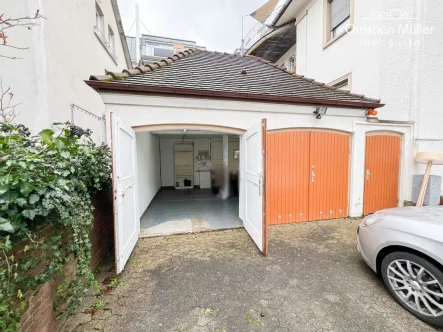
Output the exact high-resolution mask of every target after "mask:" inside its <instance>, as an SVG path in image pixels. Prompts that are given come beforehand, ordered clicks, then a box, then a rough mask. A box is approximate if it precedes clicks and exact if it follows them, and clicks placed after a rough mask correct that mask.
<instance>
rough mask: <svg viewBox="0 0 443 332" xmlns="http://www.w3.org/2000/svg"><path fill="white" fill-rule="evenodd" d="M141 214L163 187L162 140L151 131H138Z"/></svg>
mask: <svg viewBox="0 0 443 332" xmlns="http://www.w3.org/2000/svg"><path fill="white" fill-rule="evenodd" d="M135 136H136V142H137V171H138V196H139V211H140V216H142V214H143V213H144V212H145V210H146V209H147V207H148V206H149V203H151V201H152V199H153V198H154V196H155V195H156V194H157V192H158V190H159V189H160V187H161V177H160V142H159V139H158V137H157V136H154V135H151V133H149V132H142V133H136V135H135Z"/></svg>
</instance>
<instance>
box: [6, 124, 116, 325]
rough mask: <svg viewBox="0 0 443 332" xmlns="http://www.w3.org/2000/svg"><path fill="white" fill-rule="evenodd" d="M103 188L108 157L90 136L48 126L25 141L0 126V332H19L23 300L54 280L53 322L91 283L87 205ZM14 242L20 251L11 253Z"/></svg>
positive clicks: (21, 129)
mask: <svg viewBox="0 0 443 332" xmlns="http://www.w3.org/2000/svg"><path fill="white" fill-rule="evenodd" d="M110 182H111V154H110V151H109V149H108V147H107V146H105V145H103V144H102V145H96V144H95V143H94V142H93V140H92V139H91V131H90V130H83V129H82V128H79V127H77V126H75V125H73V124H71V123H69V122H68V123H55V124H54V125H53V126H52V127H51V128H48V129H45V130H43V131H41V132H40V133H39V134H38V135H32V134H31V132H30V131H29V129H28V128H27V127H25V126H24V125H11V124H0V330H1V331H15V330H17V329H19V327H20V326H19V323H20V317H21V314H22V313H23V311H24V310H25V308H26V307H27V304H28V303H27V301H28V299H29V296H27V295H28V294H31V292H32V291H34V290H36V289H38V286H39V285H42V284H44V283H45V282H47V281H51V280H55V279H56V278H58V277H62V278H61V279H62V280H64V281H63V283H62V284H60V286H58V289H57V293H56V300H55V306H54V310H55V311H56V312H57V315H58V317H59V318H61V317H64V316H67V315H70V314H72V313H73V312H74V311H75V310H76V308H77V307H78V305H79V304H80V303H81V301H82V299H83V297H84V295H85V293H86V291H87V289H88V287H89V285H90V284H91V282H92V281H93V274H92V273H91V271H90V268H89V265H90V261H91V242H90V239H89V234H90V231H91V228H92V224H93V214H92V212H93V206H92V203H91V202H92V199H93V198H94V196H95V195H96V194H97V193H98V192H99V191H102V190H107V189H109V188H110ZM18 243H20V244H23V243H25V245H24V246H23V245H22V247H21V248H19V249H20V250H17V248H15V247H16V244H18ZM68 262H71V263H74V264H75V272H74V274H75V275H74V276H73V277H71V278H70V277H68V276H69V273H68V271H67V268H66V267H67V263H68Z"/></svg>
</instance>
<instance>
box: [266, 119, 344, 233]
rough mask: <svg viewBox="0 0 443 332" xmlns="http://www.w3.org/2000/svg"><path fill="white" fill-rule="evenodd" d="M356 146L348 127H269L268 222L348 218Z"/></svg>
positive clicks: (272, 223)
mask: <svg viewBox="0 0 443 332" xmlns="http://www.w3.org/2000/svg"><path fill="white" fill-rule="evenodd" d="M350 144H351V135H350V133H348V132H343V131H335V130H324V129H321V130H320V129H312V128H288V129H282V130H275V131H269V132H268V141H267V146H268V151H267V159H266V163H267V165H266V169H267V198H266V202H267V216H268V224H269V225H279V224H288V223H293V222H304V221H313V220H324V219H336V218H344V217H347V216H348V200H349V169H350Z"/></svg>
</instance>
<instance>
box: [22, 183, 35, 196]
mask: <svg viewBox="0 0 443 332" xmlns="http://www.w3.org/2000/svg"><path fill="white" fill-rule="evenodd" d="M33 190H34V186H33V185H31V184H30V183H29V182H22V183H21V184H20V192H21V193H22V194H23V195H24V196H28V195H29V194H30V193H31V191H33Z"/></svg>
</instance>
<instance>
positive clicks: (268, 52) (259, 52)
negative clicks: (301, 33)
mask: <svg viewBox="0 0 443 332" xmlns="http://www.w3.org/2000/svg"><path fill="white" fill-rule="evenodd" d="M296 42H297V26H296V25H295V21H292V22H289V23H287V24H286V25H284V26H282V27H280V28H278V29H276V30H274V31H272V32H270V33H269V34H267V35H266V36H265V37H263V38H262V39H260V40H259V41H257V42H256V43H255V44H254V45H252V46H251V48H250V49H249V50H248V51H247V53H246V54H250V55H255V56H257V57H259V58H262V59H265V60H267V61H271V62H272V63H275V62H277V61H278V60H279V59H280V58H281V57H282V56H283V55H284V54H285V53H286V52H287V51H289V49H290V48H291V47H292V46H294V44H295V43H296Z"/></svg>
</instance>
